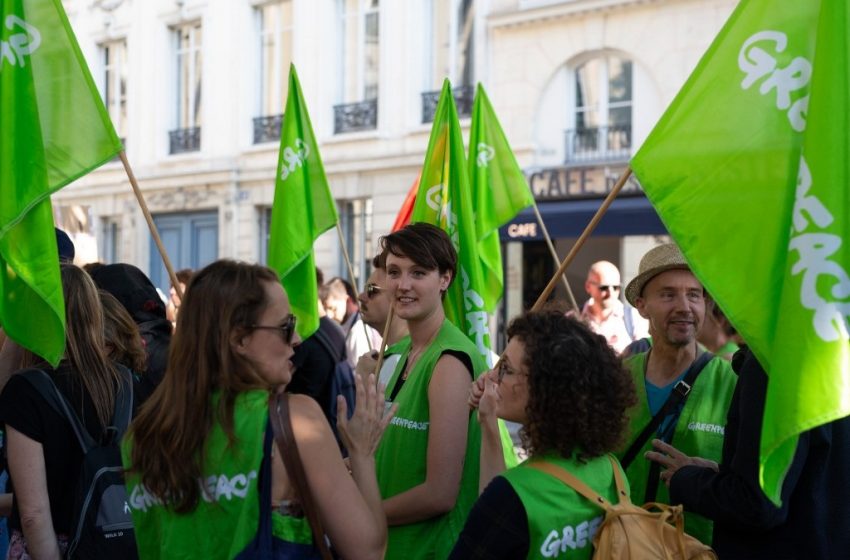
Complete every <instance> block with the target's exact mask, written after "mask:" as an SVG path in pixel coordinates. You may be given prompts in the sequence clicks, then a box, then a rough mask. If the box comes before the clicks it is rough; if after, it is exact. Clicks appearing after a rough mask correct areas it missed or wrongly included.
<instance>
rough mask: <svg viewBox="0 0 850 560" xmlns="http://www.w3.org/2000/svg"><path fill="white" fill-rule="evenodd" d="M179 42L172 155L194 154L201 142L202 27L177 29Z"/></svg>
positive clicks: (189, 25)
mask: <svg viewBox="0 0 850 560" xmlns="http://www.w3.org/2000/svg"><path fill="white" fill-rule="evenodd" d="M174 34H175V39H176V42H177V48H176V54H177V107H176V121H177V123H176V124H177V126H176V127H175V130H173V131H171V138H170V140H171V150H170V151H171V153H172V154H176V153H181V152H194V151H197V150H199V149H200V144H201V142H200V140H201V24H200V22H195V23H189V24H186V25H183V26H180V27H178V28H176V29H175V30H174Z"/></svg>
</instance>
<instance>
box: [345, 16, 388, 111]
mask: <svg viewBox="0 0 850 560" xmlns="http://www.w3.org/2000/svg"><path fill="white" fill-rule="evenodd" d="M385 1H386V0H385ZM371 3H372V0H357V8H356V10H354V13H350V12H349V11H347V9H346V8H347V1H346V0H337V9H336V12H337V26H338V27H337V29H338V32H337V37H339V38H340V39H339V48H338V60H339V68H340V71H339V76H340V81H339V90H338V93H337V98H338V99H339V102H340V103H357V102H360V101H368V100H371V99H378V98H379V97H380V94H381V80H380V75H381V71H380V68H381V58H380V54H381V53H380V44H381V28H382V27H383V25H382V22H381V6H380V3H379V4H378V6H377V7H373V6H371ZM372 14H374V15H375V17H377V19H378V51H379V58H378V72H377V75H378V82H377V83H376V84H375V85H376V87H377V91H376V94H375V96H374V97H368V98H367V97H366V18H367V17H368V16H369V15H372ZM349 18H357V21H356V23H355V24H354V25H353V26H349V25H347V22H348V21H349ZM352 27H353V28H354V29H355V33H356V34H357V37H356V39H357V40H356V43H357V57H356V70H355V72H356V74H355V76H354V78H353V79H354V80H355V88H354V89H355V92H356V97H357V99H346V92H347V91H348V88H347V87H346V86H347V85H348V81H349V80H350V79H351V75H350V73H349V70H348V69H347V68H346V64H345V45H346V43H347V42H348V37H347V36H346V33H347V32H348V30H349V29H350V28H352Z"/></svg>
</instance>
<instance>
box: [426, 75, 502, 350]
mask: <svg viewBox="0 0 850 560" xmlns="http://www.w3.org/2000/svg"><path fill="white" fill-rule="evenodd" d="M474 219H475V218H474V213H473V201H472V193H471V191H470V188H469V175H468V170H467V167H466V155H465V153H464V149H463V137H462V136H461V132H460V123H459V122H458V118H457V109H456V108H455V102H454V97H453V96H452V89H451V84H449V81H448V80H445V82H443V91H442V93H441V94H440V101H439V102H438V103H437V109H436V112H435V113H434V124H433V125H432V127H431V138H430V140H429V141H428V151H427V152H426V153H425V163H424V165H423V166H422V175H421V177H420V180H419V193H418V194H417V196H416V203H415V204H414V206H413V215H412V216H411V218H410V221H411V223H413V222H426V223H429V224H434V225H436V226H438V227H440V228H441V229H442V230H444V231H445V232H446V233H448V235H449V237H450V238H451V240H452V243H453V244H454V247H455V250H456V251H457V254H458V269H457V277H456V278H455V279H454V282H452V285H451V287H450V288H449V291H448V293H447V294H446V299H445V301H444V304H443V307H444V308H445V311H446V317H447V318H448V319H449V320H450V321H451V322H452V323H454V324H455V325H456V326H457V327H458V328H459V329H460V330H462V331H463V332H464V333H465V334H466V335H467V336H468V337H469V338H470V340H472V341H473V342H474V343H475V346H476V347H477V348H478V351H479V352H480V353H481V355H482V356H483V357H484V359H485V360H486V361H487V363H491V361H492V360H491V358H490V348H491V346H490V330H489V317H490V315H489V313H488V310H487V308H486V302H485V301H484V298H483V297H482V295H481V294H482V292H483V291H484V286H485V283H484V269H483V267H482V265H481V260H480V258H479V254H478V241H477V239H476V236H475V225H474Z"/></svg>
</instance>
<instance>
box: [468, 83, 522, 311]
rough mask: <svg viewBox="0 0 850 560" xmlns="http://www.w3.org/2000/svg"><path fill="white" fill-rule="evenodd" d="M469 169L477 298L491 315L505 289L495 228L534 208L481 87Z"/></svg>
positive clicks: (474, 115)
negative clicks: (479, 268)
mask: <svg viewBox="0 0 850 560" xmlns="http://www.w3.org/2000/svg"><path fill="white" fill-rule="evenodd" d="M468 167H469V181H470V188H471V189H472V200H473V208H474V222H475V238H476V239H477V240H478V254H479V257H480V258H481V262H482V264H483V266H484V273H483V277H484V282H485V283H484V284H483V285H482V287H481V290H480V292H479V293H480V294H481V297H482V298H483V299H484V309H486V310H487V312H488V313H493V312H494V311H495V310H496V304H497V303H498V301H499V299H501V297H502V291H503V286H504V280H503V275H502V251H501V245H500V243H499V228H500V227H502V226H503V225H504V224H506V223H507V222H509V221H511V220H512V219H513V218H514V217H515V216H516V215H517V213H519V211H520V210H522V209H523V208H526V207H527V206H530V205H532V204H534V196H532V194H531V189H530V188H529V187H528V183H527V182H526V180H525V175H523V173H522V169H520V167H519V164H518V163H517V161H516V157H514V153H513V151H512V150H511V147H510V145H509V144H508V139H507V138H506V137H505V133H504V131H502V127H501V126H500V125H499V120H498V119H497V118H496V112H495V111H494V110H493V106H492V105H491V104H490V100H489V99H488V98H487V94H486V93H485V92H484V87H483V86H482V85H481V84H478V88H477V89H476V91H475V102H474V103H473V105H472V129H471V130H470V132H469V161H468Z"/></svg>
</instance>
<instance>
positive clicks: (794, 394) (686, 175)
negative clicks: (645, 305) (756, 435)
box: [632, 0, 850, 503]
mask: <svg viewBox="0 0 850 560" xmlns="http://www.w3.org/2000/svg"><path fill="white" fill-rule="evenodd" d="M848 24H850V8H848V3H847V2H846V1H845V0H806V1H805V2H776V1H774V0H743V1H742V2H741V3H740V4H739V5H738V7H737V9H736V10H735V12H734V13H733V14H732V16H731V17H730V19H729V21H728V22H727V23H726V25H725V26H724V27H723V29H722V30H721V32H720V34H719V35H718V36H717V38H716V39H715V41H714V43H713V44H712V45H711V47H709V49H708V51H707V52H706V54H705V55H704V57H703V58H702V60H701V61H700V63H699V65H698V66H697V68H696V70H695V71H694V73H693V74H692V75H691V77H690V78H689V80H688V81H687V83H686V84H685V86H684V87H683V88H682V90H681V92H680V93H679V94H678V96H677V97H676V99H675V100H674V101H673V103H672V104H671V105H670V107H669V108H668V110H667V112H666V113H665V114H664V116H663V117H662V118H661V120H660V121H659V123H658V124H657V125H656V127H655V129H654V130H653V131H652V133H651V134H650V136H649V138H647V140H646V142H645V143H644V144H643V146H642V147H641V149H640V150H639V152H638V153H637V155H636V156H635V157H634V159H633V161H632V167H633V169H634V171H635V173H636V175H637V176H638V178H639V180H640V182H641V183H642V185H643V188H644V190H645V191H646V195H647V196H648V197H649V199H650V201H651V202H652V204H653V205H654V206H655V208H656V210H657V211H658V214H659V216H661V219H662V221H663V222H664V224H665V226H667V229H668V230H669V231H670V233H671V234H672V236H673V238H674V239H675V240H676V242H677V243H678V244H679V245H680V246H681V248H682V251H683V252H684V254H685V256H686V258H687V260H688V262H689V263H690V264H691V267H692V268H693V270H694V273H695V274H696V275H697V277H698V278H699V279H700V280H701V281H702V282H703V284H704V285H705V287H706V289H707V290H708V291H709V293H710V294H711V295H712V297H714V298H715V299H716V301H717V302H718V304H719V305H720V307H721V308H722V309H723V311H724V312H725V313H726V314H727V316H728V317H729V319H730V320H731V321H732V323H733V324H734V325H735V327H736V328H737V329H738V331H739V332H740V333H741V334H742V336H743V337H744V339H745V340H746V342H747V343H748V344H749V345H750V347H751V348H752V349H753V352H754V353H755V355H756V357H757V358H758V359H759V362H760V363H761V364H762V365H763V366H764V368H765V370H766V371H767V372H768V376H769V383H768V387H767V399H766V403H765V411H764V424H763V426H762V437H761V449H760V465H761V467H760V479H761V484H762V488H763V489H764V490H765V493H766V494H767V495H768V496H769V497H770V498H771V499H772V500H773V501H774V502H775V503H779V500H780V492H781V489H782V483H783V480H784V477H785V475H786V473H787V470H788V466H789V464H790V462H791V460H792V458H793V455H794V451H795V447H796V443H797V439H798V435H799V434H800V433H801V432H803V431H805V430H808V429H811V428H814V427H816V426H819V425H822V424H825V423H827V422H830V421H832V420H835V419H838V418H841V417H844V416H847V415H848V414H850V397H848V395H850V344H848V340H850V333H848V331H850V329H849V328H848V315H850V276H849V275H848V272H847V271H848V269H850V190H848V185H850V158H848V154H850V137H848V134H847V131H846V128H847V123H850V106H848V104H850V88H849V87H848V84H849V83H850V58H848V55H850V41H848V33H850V29H848ZM845 243H848V245H845Z"/></svg>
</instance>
